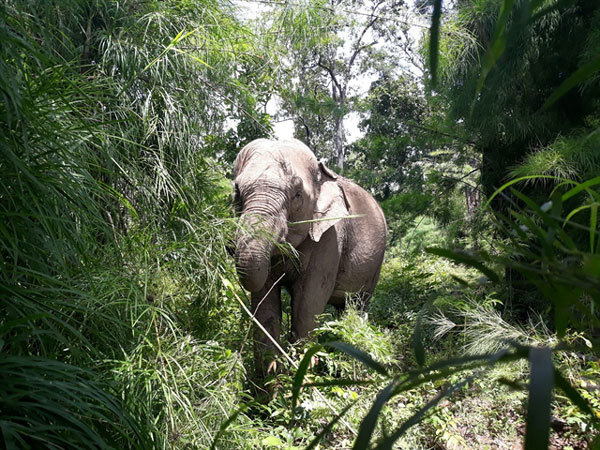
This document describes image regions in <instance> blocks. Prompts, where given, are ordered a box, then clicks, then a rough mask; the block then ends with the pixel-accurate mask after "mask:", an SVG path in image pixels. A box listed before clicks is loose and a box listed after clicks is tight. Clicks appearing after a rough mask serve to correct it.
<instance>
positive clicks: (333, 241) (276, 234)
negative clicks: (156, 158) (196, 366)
mask: <svg viewBox="0 0 600 450" xmlns="http://www.w3.org/2000/svg"><path fill="white" fill-rule="evenodd" d="M234 176H235V194H234V203H235V205H236V208H237V209H238V212H239V213H240V223H241V224H242V228H244V229H246V230H250V229H253V228H254V229H256V228H257V226H260V227H263V232H262V233H259V235H258V237H257V236H256V233H253V234H251V233H248V232H244V231H240V232H239V233H238V236H237V239H236V250H235V263H236V268H237V271H238V275H239V277H240V281H241V283H242V285H243V286H244V288H246V289H247V290H249V291H250V292H251V296H252V312H254V313H255V315H256V318H257V319H258V320H259V321H260V323H261V324H262V325H263V326H264V327H265V328H266V329H267V331H269V333H270V334H271V335H272V336H273V337H274V338H275V339H279V336H280V335H281V287H285V288H286V289H287V291H288V292H289V293H290V295H291V298H292V324H291V325H292V330H291V331H292V333H293V335H294V337H296V338H302V337H306V336H307V335H308V333H309V332H310V331H311V330H313V329H314V327H315V315H317V314H321V313H322V312H323V310H324V308H325V305H326V304H327V303H328V302H329V303H332V304H334V305H338V306H340V305H343V302H344V297H345V293H348V292H352V293H354V292H360V293H362V295H363V297H364V298H366V299H368V298H369V297H370V295H371V294H372V293H373V290H374V289H375V284H376V283H377V280H378V278H379V272H380V269H381V263H382V261H383V254H384V251H385V243H386V223H385V218H384V216H383V212H382V210H381V208H380V207H379V205H378V204H377V202H376V201H375V200H374V199H373V197H371V195H369V194H368V193H367V192H366V191H364V190H363V189H362V188H361V187H359V186H358V185H356V184H355V183H353V182H352V181H350V180H348V179H346V178H343V177H341V176H338V175H336V174H335V173H334V172H332V171H330V170H329V169H327V168H326V167H325V166H324V165H323V164H321V163H319V162H318V161H317V159H316V158H315V156H314V154H313V153H312V152H311V151H310V149H309V148H308V147H307V146H305V145H304V144H303V143H302V142H300V141H297V140H289V141H278V142H277V141H270V140H267V139H257V140H255V141H253V142H251V143H250V144H248V145H247V146H245V147H244V148H243V149H242V150H241V151H240V153H239V155H238V156H237V158H236V160H235V165H234ZM351 214H352V215H354V214H356V215H359V214H360V215H364V216H363V217H360V218H353V219H340V217H344V216H347V215H351ZM328 218H333V220H321V221H317V222H312V223H301V224H293V222H301V221H307V220H314V219H328ZM267 236H271V237H270V238H268V237H267ZM274 240H277V241H278V242H288V243H290V244H291V245H292V246H294V247H295V248H296V249H297V251H298V253H299V263H298V262H297V261H296V262H295V263H294V261H293V258H283V257H282V256H281V255H280V252H279V249H278V248H277V246H276V245H275V244H274V242H273V241H274ZM282 275H283V278H282V279H281V281H280V282H279V283H278V284H277V286H273V284H274V283H275V282H276V281H277V280H278V279H279V278H280V277H281V276H282ZM257 307H258V309H257ZM272 351H273V345H272V343H271V342H270V341H269V340H268V339H267V338H266V337H265V336H264V334H263V333H262V332H261V331H260V330H258V329H256V330H255V333H254V355H255V365H256V369H257V375H258V376H264V375H265V370H266V366H267V364H268V359H269V358H270V357H271V356H272V355H269V353H271V352H272Z"/></svg>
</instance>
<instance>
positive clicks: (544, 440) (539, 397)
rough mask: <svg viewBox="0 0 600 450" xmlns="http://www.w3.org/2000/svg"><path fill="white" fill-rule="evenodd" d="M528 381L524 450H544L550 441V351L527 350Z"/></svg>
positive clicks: (543, 349) (540, 349) (551, 376)
mask: <svg viewBox="0 0 600 450" xmlns="http://www.w3.org/2000/svg"><path fill="white" fill-rule="evenodd" d="M529 363H530V366H531V369H530V373H531V376H530V380H529V401H528V404H527V431H526V435H525V450H542V449H543V450H546V449H547V448H548V443H549V440H550V407H551V402H552V388H553V387H554V365H553V364H552V349H550V348H549V347H531V348H530V349H529Z"/></svg>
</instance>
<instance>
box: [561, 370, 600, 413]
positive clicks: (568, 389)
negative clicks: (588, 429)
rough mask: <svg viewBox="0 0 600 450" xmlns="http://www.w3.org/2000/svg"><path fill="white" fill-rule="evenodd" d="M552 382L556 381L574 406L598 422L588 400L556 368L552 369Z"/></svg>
mask: <svg viewBox="0 0 600 450" xmlns="http://www.w3.org/2000/svg"><path fill="white" fill-rule="evenodd" d="M554 382H555V383H556V387H558V388H559V389H560V390H561V391H563V392H564V393H565V395H566V396H567V397H568V398H569V400H571V401H572V402H573V404H574V405H575V406H577V407H578V408H579V409H580V410H581V411H583V412H584V413H586V414H587V415H588V416H589V417H590V419H592V420H593V421H594V422H595V423H596V424H597V423H598V422H600V420H598V418H597V416H596V414H595V412H594V410H593V408H592V406H591V405H590V404H589V403H588V401H587V400H586V399H585V398H583V397H582V396H581V394H580V393H579V392H577V389H575V388H574V387H573V386H572V385H571V383H569V381H568V380H567V379H566V378H565V377H564V376H563V374H562V373H561V372H560V371H559V370H558V369H556V368H555V369H554Z"/></svg>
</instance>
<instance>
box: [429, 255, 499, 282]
mask: <svg viewBox="0 0 600 450" xmlns="http://www.w3.org/2000/svg"><path fill="white" fill-rule="evenodd" d="M425 251H426V252H427V253H431V254H433V255H437V256H441V257H443V258H448V259H451V260H452V261H455V262H457V263H461V264H466V265H468V266H471V267H474V268H475V269H477V270H479V271H480V272H481V273H483V274H484V275H485V276H487V277H488V278H489V279H490V280H492V281H494V282H496V283H497V282H498V281H500V277H498V275H496V273H495V272H494V271H493V270H491V269H489V268H488V267H486V266H485V265H484V264H483V263H482V262H481V261H479V260H478V259H476V258H475V257H473V256H471V255H469V254H467V253H465V252H462V251H453V250H448V249H445V248H439V247H427V248H425Z"/></svg>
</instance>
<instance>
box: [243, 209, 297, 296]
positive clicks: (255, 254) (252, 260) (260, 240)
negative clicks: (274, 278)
mask: <svg viewBox="0 0 600 450" xmlns="http://www.w3.org/2000/svg"><path fill="white" fill-rule="evenodd" d="M257 203H258V205H259V206H257V207H253V206H252V205H249V206H248V207H247V208H245V210H244V212H243V213H242V215H241V217H240V230H239V231H238V236H237V238H236V251H235V265H236V269H237V272H238V275H239V277H240V282H241V283H242V286H243V287H244V288H245V289H247V290H248V291H250V292H258V291H260V290H261V289H262V288H263V287H264V285H265V283H266V281H267V277H268V276H269V268H270V262H271V256H272V254H273V250H274V247H275V242H280V241H281V240H282V239H283V237H284V236H285V235H286V234H287V221H286V219H285V216H282V209H281V207H278V206H279V205H276V206H275V207H273V205H272V199H271V204H270V203H268V202H265V201H262V202H260V201H259V202H257ZM269 205H270V206H269Z"/></svg>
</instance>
